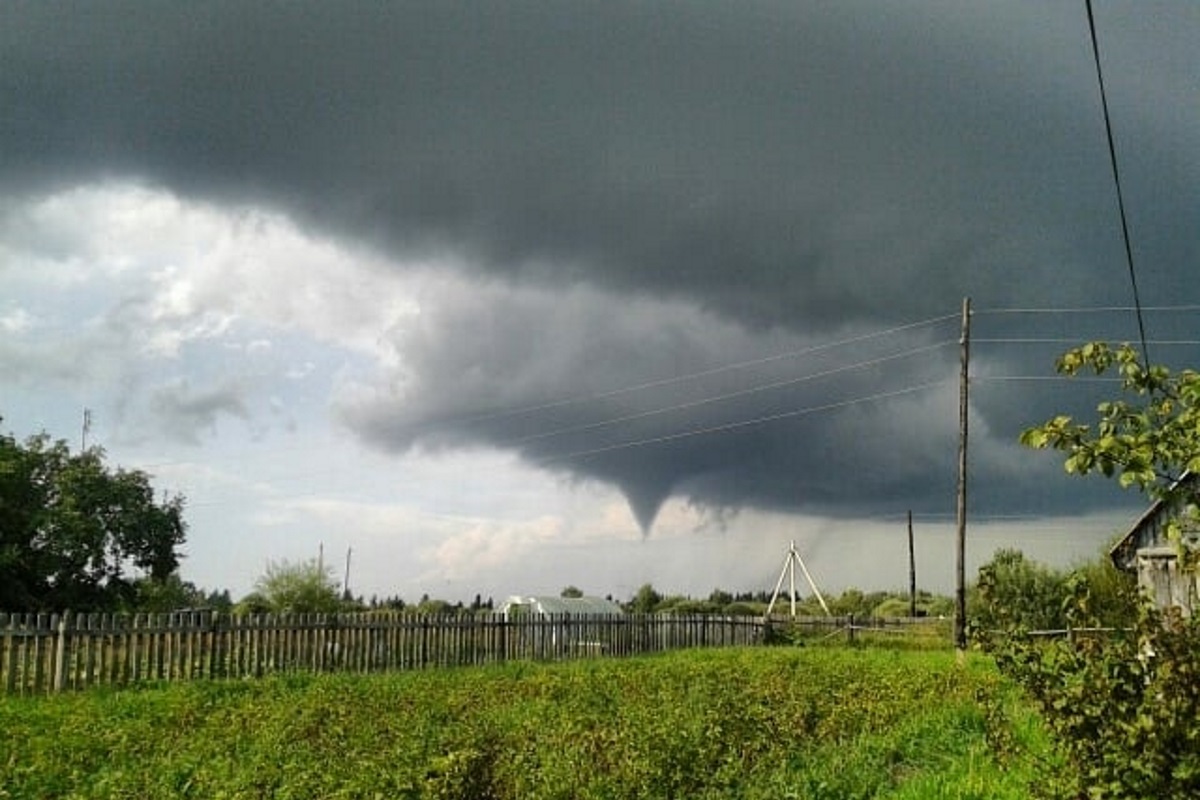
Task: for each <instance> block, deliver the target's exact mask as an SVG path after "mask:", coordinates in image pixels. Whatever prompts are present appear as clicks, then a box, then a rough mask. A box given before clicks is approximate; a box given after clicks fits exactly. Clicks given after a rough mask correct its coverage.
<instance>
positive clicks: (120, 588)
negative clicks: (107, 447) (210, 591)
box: [0, 434, 186, 611]
mask: <svg viewBox="0 0 1200 800" xmlns="http://www.w3.org/2000/svg"><path fill="white" fill-rule="evenodd" d="M183 506H184V499H183V497H182V496H180V495H175V496H173V497H165V496H164V497H163V498H162V499H161V500H160V501H156V500H155V498H154V489H153V487H152V486H151V485H150V477H149V476H148V475H147V474H146V473H144V472H142V471H140V470H125V469H120V468H118V469H115V470H114V469H110V468H108V467H107V466H106V465H105V463H104V451H103V450H102V449H100V448H91V449H89V450H87V451H85V452H82V453H75V454H73V453H71V451H70V449H69V447H68V446H67V443H66V442H65V441H62V440H58V441H52V440H51V439H50V437H49V436H48V435H46V434H41V435H38V436H34V437H31V438H29V439H27V440H26V441H25V442H23V443H22V442H19V441H17V440H16V439H15V438H14V437H12V436H10V435H0V608H3V609H10V610H14V611H29V610H65V609H71V610H76V611H95V610H111V609H116V608H119V607H122V606H128V605H130V604H131V603H132V602H133V601H134V598H135V596H136V588H135V586H134V578H135V577H136V575H133V574H131V573H133V572H134V571H137V572H140V573H142V575H144V576H146V577H149V578H150V579H151V580H155V581H164V580H166V579H167V578H168V577H169V576H170V575H171V574H172V573H174V572H175V570H176V569H177V568H178V566H179V554H178V552H177V549H178V548H179V546H180V545H182V544H183V541H184V537H185V535H186V524H185V523H184V520H183Z"/></svg>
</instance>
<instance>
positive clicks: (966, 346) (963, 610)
mask: <svg viewBox="0 0 1200 800" xmlns="http://www.w3.org/2000/svg"><path fill="white" fill-rule="evenodd" d="M959 344H960V345H961V346H962V365H961V367H962V369H961V372H960V374H959V379H958V500H957V502H956V504H955V505H956V516H957V518H958V532H957V535H956V536H955V542H954V544H955V548H954V549H955V556H954V573H955V574H954V649H955V650H957V651H958V653H959V656H960V657H961V656H962V655H964V654H965V653H966V651H967V568H966V550H967V410H968V403H969V395H968V392H967V386H968V380H967V377H968V375H969V369H970V363H971V298H969V297H964V298H963V304H962V338H961V339H960V340H959Z"/></svg>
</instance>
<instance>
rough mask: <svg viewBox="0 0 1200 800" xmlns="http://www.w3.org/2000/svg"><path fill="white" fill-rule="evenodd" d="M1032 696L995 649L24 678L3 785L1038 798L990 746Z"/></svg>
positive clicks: (112, 789)
mask: <svg viewBox="0 0 1200 800" xmlns="http://www.w3.org/2000/svg"><path fill="white" fill-rule="evenodd" d="M1016 696H1017V695H1016V693H1015V692H1014V691H1013V690H1011V689H1010V688H1009V687H1008V686H1007V685H1006V684H1005V683H1004V682H1003V681H1002V680H1001V679H1000V678H999V677H998V676H997V674H996V672H995V670H994V669H993V668H992V667H991V666H990V665H989V664H988V663H987V662H986V661H984V660H982V659H980V660H978V661H976V660H969V661H968V663H967V664H966V665H965V666H957V665H956V664H955V661H954V655H953V654H952V653H946V652H906V651H897V650H885V649H872V648H861V649H851V648H796V647H776V648H754V649H750V648H746V649H727V650H708V651H685V652H678V653H672V654H665V655H661V656H656V657H646V658H637V659H629V660H594V661H583V662H574V663H568V664H547V665H541V664H518V665H508V666H504V667H497V668H481V669H457V670H446V671H440V672H423V673H402V674H394V675H387V676H377V677H345V676H315V677H314V676H298V677H286V678H273V679H267V680H262V681H246V682H229V683H193V684H178V685H173V686H161V687H152V688H142V689H134V690H127V691H103V692H90V693H84V694H78V695H61V696H54V697H46V698H33V699H29V698H25V699H21V698H8V699H0V797H4V798H8V797H19V798H167V797H197V798H281V799H286V798H470V799H471V800H486V799H487V798H521V800H531V799H536V798H611V800H625V799H626V798H725V797H744V798H773V799H774V800H778V799H780V798H868V797H888V798H912V799H913V800H916V799H917V798H922V800H928V799H929V798H1006V797H1012V798H1023V797H1026V796H1027V795H1028V788H1027V784H1028V781H1029V779H1030V778H1029V775H1030V770H1029V767H1028V764H1026V763H1023V762H1021V761H1019V760H1009V761H1007V762H1006V763H1005V764H1004V765H1003V766H1002V765H1000V764H999V763H997V760H996V758H995V757H994V756H993V754H992V752H991V750H990V748H989V744H988V742H989V738H991V739H993V740H997V739H1000V740H1006V741H1010V742H1011V741H1014V740H1015V741H1019V742H1022V743H1023V744H1024V745H1025V747H1024V748H1020V750H1021V752H1027V753H1028V752H1034V753H1036V752H1038V750H1039V748H1041V747H1042V745H1040V744H1039V741H1040V733H1039V729H1038V727H1037V725H1036V720H1035V718H1034V717H1033V716H1032V715H1031V714H1030V713H1028V712H1027V711H1026V710H1024V708H1023V707H1022V706H1021V705H1020V704H1019V702H1018V701H1017V700H1016V699H1015V698H1016ZM980 701H985V702H980ZM986 705H990V706H991V707H993V708H1002V709H1007V710H1008V711H1009V712H1011V713H1008V714H1005V715H997V714H990V715H989V714H987V713H985V711H984V707H985V706H986ZM997 719H1001V721H1000V722H997V721H996V720H997ZM1014 719H1015V720H1016V722H1012V721H1011V720H1014ZM989 720H990V721H989ZM989 726H991V727H990V734H991V736H990V737H989ZM997 726H1000V727H1002V728H1003V730H998V729H997ZM1006 750H1007V751H1009V752H1011V751H1012V750H1013V748H1011V747H1010V748H1006ZM1030 757H1033V756H1030V755H1025V756H1023V758H1030Z"/></svg>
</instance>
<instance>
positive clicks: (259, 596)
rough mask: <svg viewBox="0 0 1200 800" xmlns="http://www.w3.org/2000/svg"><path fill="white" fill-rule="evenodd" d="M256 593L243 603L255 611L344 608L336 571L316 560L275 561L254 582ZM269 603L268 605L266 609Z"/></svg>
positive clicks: (281, 611) (323, 610)
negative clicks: (250, 604) (249, 605)
mask: <svg viewBox="0 0 1200 800" xmlns="http://www.w3.org/2000/svg"><path fill="white" fill-rule="evenodd" d="M254 589H255V591H254V593H252V594H251V595H250V596H249V597H247V598H244V599H243V601H242V604H244V605H248V604H249V603H248V601H250V603H252V604H253V609H252V610H253V611H261V610H266V611H273V612H276V613H280V614H291V613H296V614H309V613H332V612H335V611H338V610H340V609H341V607H342V599H341V593H340V592H339V591H338V585H337V581H336V580H335V579H334V577H333V572H332V571H331V570H330V568H329V567H327V566H322V565H321V564H319V563H318V562H317V560H316V559H309V560H308V561H300V562H296V563H292V562H290V561H287V560H286V559H285V560H282V561H271V562H268V563H267V568H266V571H265V572H263V574H262V575H261V576H259V578H258V580H257V581H256V582H255V584H254ZM264 606H265V608H264Z"/></svg>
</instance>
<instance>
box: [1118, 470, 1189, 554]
mask: <svg viewBox="0 0 1200 800" xmlns="http://www.w3.org/2000/svg"><path fill="white" fill-rule="evenodd" d="M1184 484H1187V485H1190V486H1192V487H1193V489H1195V488H1196V485H1197V484H1200V474H1197V473H1193V472H1185V473H1183V475H1181V476H1179V479H1178V480H1176V481H1175V482H1174V483H1173V484H1171V489H1172V490H1174V489H1177V488H1178V487H1179V486H1181V485H1184ZM1177 502H1178V501H1177V500H1176V501H1172V500H1163V499H1159V500H1155V501H1154V502H1153V503H1151V504H1150V507H1149V508H1147V509H1146V510H1145V511H1144V512H1142V515H1141V516H1139V517H1138V518H1137V520H1136V521H1135V522H1134V523H1133V525H1132V526H1131V527H1130V528H1129V531H1128V532H1127V533H1126V534H1125V535H1124V536H1122V537H1121V538H1120V539H1119V540H1118V541H1117V543H1116V544H1114V545H1113V546H1112V547H1111V548H1110V549H1109V551H1108V557H1109V558H1110V559H1112V562H1113V564H1115V565H1116V567H1117V569H1123V570H1126V571H1129V572H1132V571H1133V570H1135V569H1137V551H1138V549H1139V548H1141V547H1146V546H1148V545H1156V544H1162V542H1160V541H1157V536H1158V527H1157V525H1158V523H1160V522H1161V520H1162V517H1163V516H1164V515H1165V514H1166V513H1167V512H1168V511H1170V510H1172V507H1174V505H1175V503H1177ZM1168 503H1171V506H1168V505H1167V504H1168ZM1147 533H1150V534H1151V536H1150V538H1151V539H1153V540H1154V541H1142V540H1143V538H1144V537H1145V534H1147Z"/></svg>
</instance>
